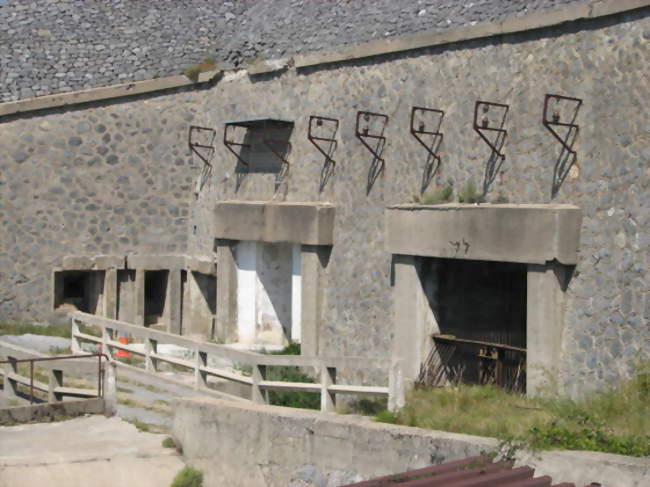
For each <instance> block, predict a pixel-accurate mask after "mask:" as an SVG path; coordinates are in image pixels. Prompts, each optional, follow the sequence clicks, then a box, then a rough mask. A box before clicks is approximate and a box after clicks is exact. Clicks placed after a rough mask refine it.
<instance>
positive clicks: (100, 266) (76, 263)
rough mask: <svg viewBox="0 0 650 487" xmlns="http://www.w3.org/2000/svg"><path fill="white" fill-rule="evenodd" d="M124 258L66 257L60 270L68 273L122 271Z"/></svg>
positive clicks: (117, 256) (99, 256)
mask: <svg viewBox="0 0 650 487" xmlns="http://www.w3.org/2000/svg"><path fill="white" fill-rule="evenodd" d="M125 262H126V258H125V257H124V256H123V255H95V256H84V255H66V256H64V257H63V261H62V269H63V270H70V271H83V270H106V269H122V268H124V264H125Z"/></svg>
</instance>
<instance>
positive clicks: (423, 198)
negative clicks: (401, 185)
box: [413, 184, 454, 205]
mask: <svg viewBox="0 0 650 487" xmlns="http://www.w3.org/2000/svg"><path fill="white" fill-rule="evenodd" d="M453 194H454V187H453V186H451V185H450V184H448V185H447V186H443V187H436V188H433V189H432V190H431V191H428V192H426V193H424V194H422V195H413V202H414V203H418V204H420V205H438V204H441V203H449V202H450V201H451V200H452V198H453Z"/></svg>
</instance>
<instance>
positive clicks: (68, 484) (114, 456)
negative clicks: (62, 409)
mask: <svg viewBox="0 0 650 487" xmlns="http://www.w3.org/2000/svg"><path fill="white" fill-rule="evenodd" d="M165 437H166V435H160V434H151V433H143V432H139V431H138V430H137V429H136V427H135V426H133V425H132V424H129V423H127V422H124V421H123V420H121V419H120V418H117V417H113V418H105V417H103V416H89V417H83V418H77V419H72V420H68V421H61V422H57V423H38V424H27V425H20V426H8V427H0V487H10V486H11V487H15V486H19V485H24V486H28V485H29V486H38V485H43V486H48V487H58V486H62V487H63V486H65V487H76V486H79V487H82V486H83V487H86V486H89V485H92V486H93V487H115V486H121V485H137V486H138V487H149V486H151V487H167V486H169V485H171V483H172V480H173V478H174V476H175V475H176V473H177V472H178V471H179V470H180V469H182V468H183V466H184V465H183V462H182V460H181V458H180V456H179V455H178V454H177V452H176V450H174V449H173V448H164V447H163V446H162V441H163V439H164V438H165Z"/></svg>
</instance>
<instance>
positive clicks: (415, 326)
mask: <svg viewBox="0 0 650 487" xmlns="http://www.w3.org/2000/svg"><path fill="white" fill-rule="evenodd" d="M393 279H394V286H393V356H392V359H393V361H399V363H401V366H402V378H403V381H404V383H405V384H407V385H408V386H410V385H412V384H413V381H414V380H415V379H416V378H417V376H418V373H419V371H420V357H419V354H417V353H414V352H415V349H416V348H417V343H419V342H420V341H421V339H422V337H421V334H422V332H421V330H420V326H419V323H418V321H419V320H418V309H417V296H418V293H421V292H422V286H421V284H420V278H419V276H418V271H417V259H416V257H414V256H412V255H394V256H393Z"/></svg>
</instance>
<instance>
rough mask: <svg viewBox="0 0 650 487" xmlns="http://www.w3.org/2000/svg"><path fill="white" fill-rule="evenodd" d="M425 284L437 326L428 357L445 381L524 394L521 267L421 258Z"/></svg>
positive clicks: (523, 269)
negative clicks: (434, 362)
mask: <svg viewBox="0 0 650 487" xmlns="http://www.w3.org/2000/svg"><path fill="white" fill-rule="evenodd" d="M423 264H424V265H423V267H422V268H423V276H422V278H423V285H424V286H425V290H426V289H427V288H429V292H428V293H427V295H428V296H429V302H430V305H431V308H432V310H433V312H434V315H435V317H436V321H437V323H438V326H439V330H440V331H439V333H437V334H435V335H434V336H433V342H434V347H433V350H432V355H434V356H435V358H436V359H437V363H438V367H439V368H440V369H439V370H438V374H437V375H438V377H439V380H440V379H444V380H445V381H447V382H449V381H452V382H463V383H471V384H497V385H500V386H502V387H505V388H506V389H510V390H515V391H518V392H525V388H526V386H525V384H526V369H525V366H526V298H527V285H526V272H527V267H526V265H525V264H515V263H509V262H488V261H471V260H457V259H425V262H424V263H423Z"/></svg>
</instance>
